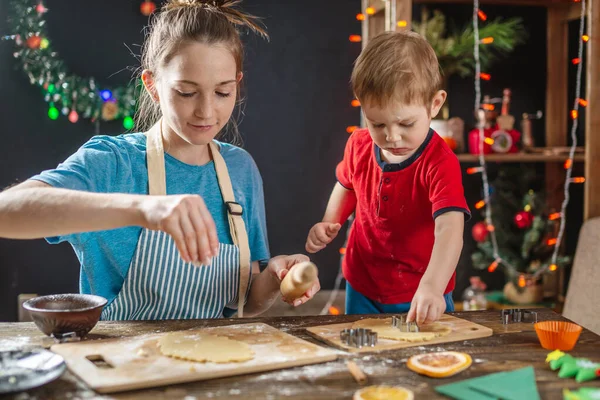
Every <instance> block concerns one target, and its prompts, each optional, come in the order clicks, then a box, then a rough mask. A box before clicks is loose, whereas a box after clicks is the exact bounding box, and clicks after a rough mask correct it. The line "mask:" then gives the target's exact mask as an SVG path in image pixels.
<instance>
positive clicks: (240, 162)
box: [31, 133, 269, 302]
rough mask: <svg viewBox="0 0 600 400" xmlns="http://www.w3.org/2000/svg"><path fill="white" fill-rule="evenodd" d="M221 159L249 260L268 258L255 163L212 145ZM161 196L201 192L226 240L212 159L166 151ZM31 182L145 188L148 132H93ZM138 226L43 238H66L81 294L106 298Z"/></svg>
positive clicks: (119, 281)
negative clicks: (182, 157)
mask: <svg viewBox="0 0 600 400" xmlns="http://www.w3.org/2000/svg"><path fill="white" fill-rule="evenodd" d="M217 144H218V145H219V147H220V151H221V155H222V156H223V158H224V159H225V163H226V164H227V169H228V170H229V176H230V178H231V184H232V186H233V192H234V195H235V200H236V202H238V203H239V204H241V205H242V207H243V208H244V213H243V218H244V222H245V224H246V229H247V230H248V241H249V244H250V254H251V259H252V261H264V260H267V259H269V249H268V241H267V227H266V221H265V204H264V195H263V186H262V179H261V176H260V173H259V171H258V167H257V166H256V163H255V162H254V160H253V159H252V157H251V156H250V154H248V153H247V152H246V151H245V150H243V149H241V148H239V147H236V146H233V145H230V144H227V143H221V142H217ZM165 172H166V176H167V194H169V195H171V194H198V195H200V196H202V198H203V199H204V202H205V203H206V206H207V208H208V210H209V211H210V214H211V215H212V217H213V219H214V221H215V225H216V227H217V234H218V237H219V242H220V243H226V244H232V243H233V241H232V240H231V234H230V231H229V221H228V219H227V210H226V206H225V203H224V202H223V197H222V196H221V190H220V189H219V184H218V181H217V175H216V171H215V167H214V163H213V162H212V161H210V162H209V163H208V164H205V165H202V166H196V165H189V164H185V163H183V162H181V161H179V160H177V159H176V158H174V157H172V156H170V155H169V154H167V153H165ZM31 179H34V180H38V181H42V182H45V183H47V184H49V185H51V186H54V187H59V188H66V189H74V190H83V191H88V192H96V193H128V194H147V193H148V168H147V165H146V136H145V135H144V134H143V133H130V134H125V135H120V136H95V137H93V138H91V139H90V140H89V141H88V142H87V143H85V144H84V145H83V146H82V147H81V148H80V149H79V150H78V151H77V152H76V153H75V154H73V155H72V156H70V157H69V158H68V159H67V160H66V161H65V162H63V163H61V164H59V165H58V167H57V168H56V169H53V170H48V171H44V172H42V173H41V174H39V175H36V176H34V177H32V178H31ZM141 230H142V228H141V227H137V226H131V227H125V228H119V229H112V230H107V231H96V232H85V233H76V234H70V235H64V236H57V237H51V238H47V239H46V240H47V241H48V242H49V243H60V242H63V241H68V242H69V243H70V244H71V246H73V249H74V250H75V253H76V254H77V258H78V259H79V261H80V263H81V273H80V284H79V286H80V291H81V293H92V294H97V295H100V296H103V297H105V298H106V299H107V300H108V301H109V302H111V301H112V300H113V299H114V298H115V297H116V296H117V294H118V293H119V291H120V290H121V287H122V286H123V282H124V280H125V277H126V276H127V272H128V270H129V265H130V262H131V258H132V257H133V254H134V252H135V249H136V245H137V241H138V238H139V236H140V232H141Z"/></svg>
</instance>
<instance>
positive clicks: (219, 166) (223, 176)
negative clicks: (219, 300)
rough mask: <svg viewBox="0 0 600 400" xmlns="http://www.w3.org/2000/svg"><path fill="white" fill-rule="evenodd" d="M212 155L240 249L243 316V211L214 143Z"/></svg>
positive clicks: (246, 278) (246, 276) (246, 269)
mask: <svg viewBox="0 0 600 400" xmlns="http://www.w3.org/2000/svg"><path fill="white" fill-rule="evenodd" d="M208 148H209V149H210V152H211V154H212V158H213V161H214V163H215V170H216V171H217V180H218V181H219V187H220V188H221V195H222V196H223V200H224V201H225V205H226V206H227V217H228V219H229V231H230V232H231V238H232V239H233V244H235V245H237V246H238V247H239V249H240V286H239V294H238V317H240V318H242V317H243V316H244V303H245V299H246V290H248V285H249V284H250V268H251V262H250V246H249V244H248V234H247V231H246V224H245V223H244V219H243V218H242V214H243V213H244V210H243V208H242V206H241V205H240V204H238V203H236V201H235V196H234V194H233V187H232V186H231V179H230V178H229V172H228V171H227V165H226V164H225V160H224V159H223V156H222V155H221V153H220V151H219V147H218V146H217V144H216V143H215V142H210V143H209V145H208Z"/></svg>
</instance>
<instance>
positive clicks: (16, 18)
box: [3, 0, 139, 129]
mask: <svg viewBox="0 0 600 400" xmlns="http://www.w3.org/2000/svg"><path fill="white" fill-rule="evenodd" d="M47 11H48V9H47V8H46V7H45V6H44V5H43V3H42V2H41V0H37V1H35V0H34V1H32V0H13V1H12V2H11V7H10V9H9V14H8V18H9V23H10V27H11V29H12V34H11V35H10V36H5V37H3V39H12V40H14V42H15V45H16V51H15V52H14V53H13V56H14V57H15V59H16V60H17V62H18V65H19V67H20V68H21V69H22V70H23V72H25V73H26V74H27V76H28V77H29V82H30V83H31V84H32V85H37V86H39V87H40V88H42V90H43V92H42V93H43V95H44V100H45V101H46V102H47V103H48V117H49V118H50V119H52V120H56V119H57V118H58V117H59V116H60V115H61V114H62V115H64V116H66V117H67V118H68V119H69V121H71V122H73V123H76V122H77V121H78V120H79V119H80V117H83V118H85V119H91V121H92V122H95V121H97V120H99V119H102V120H104V121H111V120H116V119H121V120H122V121H123V126H124V127H125V129H131V128H132V127H133V125H134V124H133V118H132V117H133V115H134V114H135V108H136V98H137V96H136V94H137V93H136V86H137V87H139V85H135V84H130V85H127V86H119V87H112V88H109V87H103V86H99V85H98V83H97V82H96V79H94V78H93V77H86V78H84V77H80V76H77V75H74V74H70V73H69V71H68V69H67V67H66V66H65V62H64V61H63V60H62V59H61V58H60V57H59V56H58V53H56V52H55V51H54V50H53V49H52V41H51V40H50V39H49V37H48V32H47V29H46V21H45V19H44V14H45V13H46V12H47Z"/></svg>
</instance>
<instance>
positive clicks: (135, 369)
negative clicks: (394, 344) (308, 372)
mask: <svg viewBox="0 0 600 400" xmlns="http://www.w3.org/2000/svg"><path fill="white" fill-rule="evenodd" d="M194 331H196V332H206V333H211V334H214V335H218V336H226V337H229V338H230V339H235V340H239V341H242V342H245V343H247V344H249V345H250V347H251V348H252V350H253V351H254V354H255V356H254V359H252V360H249V361H245V362H232V363H225V364H216V363H199V362H193V361H184V360H179V359H175V358H171V357H167V356H164V355H162V354H161V353H160V350H159V348H158V339H159V338H161V337H162V336H164V335H167V334H168V333H157V334H151V335H144V336H137V337H130V338H123V339H107V340H97V341H89V342H79V343H66V344H57V345H54V346H52V347H51V350H52V351H53V352H55V353H57V354H60V355H61V356H63V357H64V359H65V361H66V363H67V366H68V368H69V369H70V370H71V371H72V372H73V373H75V374H76V375H77V376H79V378H81V379H82V380H83V381H84V382H85V383H87V384H88V385H89V386H90V387H91V388H92V389H94V390H96V391H97V392H99V393H112V392H119V391H125V390H132V389H141V388H150V387H156V386H163V385H170V384H175V383H182V382H191V381H200V380H207V379H213V378H221V377H227V376H234V375H242V374H249V373H255V372H263V371H271V370H276V369H281V368H289V367H295V366H300V365H308V364H317V363H321V362H326V361H332V360H335V359H336V358H337V352H336V351H334V350H331V349H326V348H322V347H320V346H317V345H315V344H313V343H310V342H307V341H305V340H302V339H300V338H297V337H295V336H292V335H289V334H287V333H284V332H281V331H279V330H277V329H275V328H273V327H272V326H269V325H266V324H261V323H253V324H243V325H229V326H220V327H213V328H204V329H198V330H193V331H189V332H194ZM104 363H108V364H109V366H108V367H107V366H106V365H105V366H104V367H101V366H99V365H100V364H104Z"/></svg>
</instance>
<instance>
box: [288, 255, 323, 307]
mask: <svg viewBox="0 0 600 400" xmlns="http://www.w3.org/2000/svg"><path fill="white" fill-rule="evenodd" d="M317 275H318V271H317V266H316V265H315V264H313V263H311V262H310V261H305V262H301V263H298V264H296V265H294V266H293V267H292V268H291V269H290V271H289V272H288V273H287V275H286V276H285V277H284V278H283V280H282V281H281V286H280V289H281V295H282V296H283V298H284V299H286V300H290V301H291V300H296V299H298V298H300V297H302V295H304V293H306V291H307V290H308V289H309V288H310V287H311V286H312V285H313V283H314V282H315V280H316V279H317Z"/></svg>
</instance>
